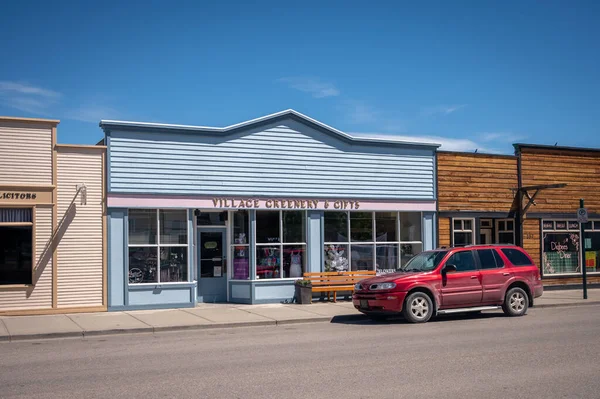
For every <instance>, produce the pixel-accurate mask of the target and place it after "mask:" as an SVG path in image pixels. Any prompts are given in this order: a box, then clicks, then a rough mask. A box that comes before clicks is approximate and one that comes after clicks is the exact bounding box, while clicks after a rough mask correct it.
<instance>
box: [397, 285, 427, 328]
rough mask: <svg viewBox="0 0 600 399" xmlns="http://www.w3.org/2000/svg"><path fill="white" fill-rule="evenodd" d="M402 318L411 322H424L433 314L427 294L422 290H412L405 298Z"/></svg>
mask: <svg viewBox="0 0 600 399" xmlns="http://www.w3.org/2000/svg"><path fill="white" fill-rule="evenodd" d="M402 313H403V314H404V318H405V319H406V320H407V321H409V322H411V323H425V322H427V321H429V319H431V315H432V314H433V303H432V302H431V298H429V295H427V294H425V293H424V292H414V293H412V294H410V295H409V296H408V297H407V298H406V302H405V303H404V309H403V310H402Z"/></svg>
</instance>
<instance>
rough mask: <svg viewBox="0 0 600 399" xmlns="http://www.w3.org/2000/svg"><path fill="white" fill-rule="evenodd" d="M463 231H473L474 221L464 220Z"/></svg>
mask: <svg viewBox="0 0 600 399" xmlns="http://www.w3.org/2000/svg"><path fill="white" fill-rule="evenodd" d="M463 229H464V230H473V221H472V220H470V219H469V220H463Z"/></svg>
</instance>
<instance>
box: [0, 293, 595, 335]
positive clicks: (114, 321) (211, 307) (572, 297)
mask: <svg viewBox="0 0 600 399" xmlns="http://www.w3.org/2000/svg"><path fill="white" fill-rule="evenodd" d="M582 298H583V294H582V291H581V290H564V291H546V292H544V295H543V296H542V297H541V298H537V299H536V303H535V308H545V307H558V306H578V305H594V304H600V289H597V288H596V289H589V290H588V299H587V300H584V299H582ZM333 318H336V319H339V318H344V319H349V320H351V319H357V320H360V319H361V318H364V316H363V315H361V314H360V313H359V312H358V311H357V310H356V309H354V307H353V306H352V303H351V302H348V301H340V302H337V303H332V302H315V303H313V304H312V305H295V304H291V305H284V304H269V305H236V304H199V305H198V306H197V307H196V308H190V309H167V310H138V311H127V312H104V313H75V314H60V315H44V316H0V341H18V340H26V339H46V338H65V337H77V338H84V337H89V336H95V335H96V336H97V335H109V334H127V333H155V332H160V331H174V330H186V329H206V328H231V327H252V326H277V325H281V324H291V323H314V322H331V320H332V319H333Z"/></svg>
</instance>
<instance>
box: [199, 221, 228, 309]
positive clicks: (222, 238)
mask: <svg viewBox="0 0 600 399" xmlns="http://www.w3.org/2000/svg"><path fill="white" fill-rule="evenodd" d="M226 248H227V243H226V229H214V228H212V229H206V228H199V229H198V302H227V249H226Z"/></svg>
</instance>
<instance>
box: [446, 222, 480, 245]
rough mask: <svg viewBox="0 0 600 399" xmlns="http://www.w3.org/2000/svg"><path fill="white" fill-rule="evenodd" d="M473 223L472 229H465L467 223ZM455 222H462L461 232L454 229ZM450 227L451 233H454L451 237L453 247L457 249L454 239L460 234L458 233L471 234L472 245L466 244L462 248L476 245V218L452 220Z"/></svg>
mask: <svg viewBox="0 0 600 399" xmlns="http://www.w3.org/2000/svg"><path fill="white" fill-rule="evenodd" d="M467 220H469V221H471V229H470V230H468V229H465V221H467ZM455 221H460V227H461V228H460V230H456V229H455V228H454V222H455ZM450 226H451V229H452V230H451V231H452V235H451V239H452V247H455V246H456V245H455V241H456V240H455V239H454V233H456V232H458V233H471V243H470V244H465V245H464V246H461V247H466V246H467V245H475V240H476V238H475V236H476V230H477V229H476V226H475V218H452V219H451V221H450ZM459 248H460V247H459Z"/></svg>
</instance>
